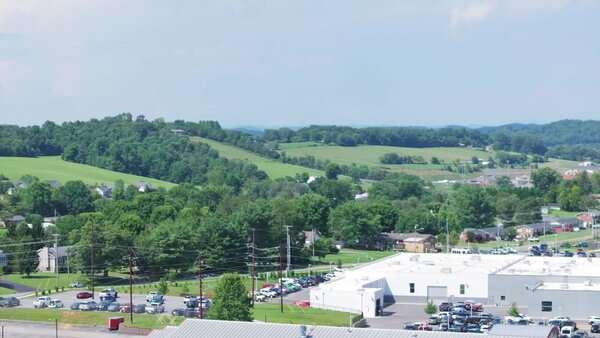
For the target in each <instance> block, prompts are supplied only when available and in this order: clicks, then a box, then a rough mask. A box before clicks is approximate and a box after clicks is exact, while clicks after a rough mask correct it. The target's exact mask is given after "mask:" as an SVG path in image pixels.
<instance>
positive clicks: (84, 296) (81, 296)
mask: <svg viewBox="0 0 600 338" xmlns="http://www.w3.org/2000/svg"><path fill="white" fill-rule="evenodd" d="M75 297H77V299H88V298H92V293H91V292H87V291H83V292H78V293H77V295H76V296H75Z"/></svg>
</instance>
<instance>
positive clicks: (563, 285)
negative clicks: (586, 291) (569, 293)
mask: <svg viewBox="0 0 600 338" xmlns="http://www.w3.org/2000/svg"><path fill="white" fill-rule="evenodd" d="M560 288H561V289H563V290H567V289H569V284H561V285H560Z"/></svg>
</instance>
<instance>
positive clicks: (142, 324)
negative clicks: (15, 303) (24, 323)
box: [0, 307, 184, 329]
mask: <svg viewBox="0 0 600 338" xmlns="http://www.w3.org/2000/svg"><path fill="white" fill-rule="evenodd" d="M118 315H121V314H118ZM109 317H115V314H114V313H112V312H98V311H91V312H83V311H70V310H62V309H26V308H19V307H16V308H10V309H8V308H2V309H0V318H2V319H12V320H28V321H35V322H54V321H55V320H57V319H58V323H59V324H83V325H98V326H103V327H105V326H106V323H107V319H108V318H109ZM123 317H125V322H124V323H123V324H121V325H124V326H126V327H135V328H140V329H160V328H163V327H165V326H166V325H179V324H180V323H181V322H182V321H183V320H184V318H183V317H173V316H171V315H170V314H164V315H147V314H134V315H133V324H131V323H130V322H129V316H123Z"/></svg>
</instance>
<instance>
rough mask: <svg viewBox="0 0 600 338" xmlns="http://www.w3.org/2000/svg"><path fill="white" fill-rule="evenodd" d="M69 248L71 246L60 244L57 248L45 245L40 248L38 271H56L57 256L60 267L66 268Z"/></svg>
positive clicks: (38, 252)
mask: <svg viewBox="0 0 600 338" xmlns="http://www.w3.org/2000/svg"><path fill="white" fill-rule="evenodd" d="M69 248H70V246H59V247H58V248H57V249H55V248H54V247H47V246H45V247H43V248H41V249H39V250H38V251H37V255H38V271H40V272H42V271H56V263H57V262H56V260H57V259H56V258H58V268H59V269H62V268H64V267H65V266H66V263H67V259H68V256H69ZM57 251H58V255H57V254H56V252H57Z"/></svg>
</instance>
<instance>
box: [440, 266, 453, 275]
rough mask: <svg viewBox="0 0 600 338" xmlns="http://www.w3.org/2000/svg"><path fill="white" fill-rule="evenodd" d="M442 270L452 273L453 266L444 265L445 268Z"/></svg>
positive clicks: (442, 271)
mask: <svg viewBox="0 0 600 338" xmlns="http://www.w3.org/2000/svg"><path fill="white" fill-rule="evenodd" d="M440 272H441V273H452V268H451V267H449V266H446V267H443V268H442V269H441V270H440Z"/></svg>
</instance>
